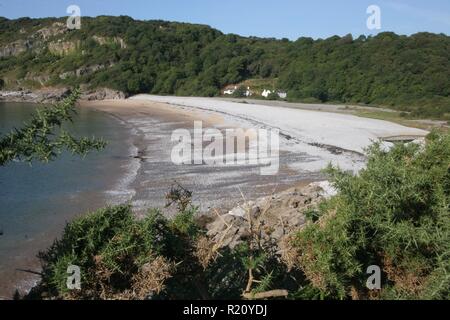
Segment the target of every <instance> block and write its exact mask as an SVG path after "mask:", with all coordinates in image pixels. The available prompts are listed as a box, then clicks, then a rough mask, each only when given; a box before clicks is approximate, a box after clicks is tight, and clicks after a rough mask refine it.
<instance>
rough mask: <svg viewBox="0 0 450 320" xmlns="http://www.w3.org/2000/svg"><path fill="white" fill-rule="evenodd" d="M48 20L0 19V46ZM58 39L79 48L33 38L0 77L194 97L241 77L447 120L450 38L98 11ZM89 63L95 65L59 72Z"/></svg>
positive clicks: (316, 98)
mask: <svg viewBox="0 0 450 320" xmlns="http://www.w3.org/2000/svg"><path fill="white" fill-rule="evenodd" d="M57 21H58V22H63V23H64V20H63V19H53V18H52V19H51V18H48V19H29V18H21V19H17V20H8V19H4V20H1V21H0V30H2V34H1V35H0V43H1V44H2V45H7V44H10V43H12V42H14V41H17V40H25V39H27V38H33V36H35V35H36V32H37V31H38V30H40V29H42V28H48V27H51V25H52V24H53V23H54V22H57ZM21 30H22V32H20V31H21ZM23 31H25V32H23ZM94 36H97V37H98V36H100V37H102V38H104V39H105V41H104V43H102V44H100V43H98V42H97V41H94ZM118 39H121V40H122V41H123V44H125V46H122V45H120V42H119V40H118ZM58 40H62V41H67V42H76V43H79V46H78V48H77V50H75V51H74V52H72V53H70V54H66V55H60V56H58V55H55V54H52V53H51V52H50V51H49V50H47V46H46V45H43V47H42V50H40V51H39V53H37V52H30V51H25V52H23V53H21V54H19V55H17V56H10V57H5V58H2V59H0V74H2V75H3V74H6V73H8V76H9V75H14V76H13V77H16V78H17V79H21V78H24V77H25V76H27V77H30V76H31V77H32V76H36V75H43V74H47V75H49V76H50V79H51V80H50V81H49V83H46V84H47V85H49V84H51V85H67V86H76V85H80V84H88V85H89V86H92V87H110V88H114V89H118V90H121V91H124V92H126V93H129V94H135V93H155V94H175V95H196V96H215V95H218V94H219V93H220V89H221V88H223V87H224V86H225V85H228V84H233V83H241V82H242V81H244V80H248V79H260V80H263V81H266V82H271V81H272V80H273V79H278V81H277V83H278V87H279V88H282V89H283V90H286V91H287V92H288V97H289V99H290V100H296V101H298V100H300V101H311V102H330V101H333V102H341V103H358V104H359V103H360V104H369V105H375V106H377V105H383V106H390V107H394V108H396V109H398V110H400V111H410V112H412V116H422V117H423V116H426V117H441V118H447V119H449V117H450V91H449V90H450V89H449V88H450V77H449V76H448V75H449V70H450V56H449V55H450V50H449V48H450V37H448V36H446V35H444V34H432V33H417V34H414V35H411V36H399V35H396V34H394V33H390V32H385V33H380V34H379V35H377V36H369V37H365V36H361V37H359V38H356V39H353V38H352V37H351V36H350V35H348V36H345V37H338V36H334V37H330V38H328V39H318V40H313V39H311V38H299V39H298V40H297V41H288V40H286V39H284V40H275V39H262V38H254V37H250V38H246V37H240V36H237V35H225V34H223V33H221V32H220V31H218V30H215V29H212V28H210V27H208V26H204V25H193V24H185V23H171V22H165V21H136V20H133V19H131V18H129V17H123V16H121V17H106V16H103V17H97V18H88V17H85V18H84V19H83V28H82V29H80V30H77V31H73V32H68V33H65V34H63V35H57V36H55V37H51V38H50V39H49V40H48V41H58ZM82 52H83V54H82ZM95 65H100V66H102V68H100V69H98V70H95V71H90V72H84V73H82V74H79V75H73V76H69V77H67V78H65V79H61V78H60V75H61V74H62V73H64V72H76V71H77V69H79V68H83V67H89V66H95Z"/></svg>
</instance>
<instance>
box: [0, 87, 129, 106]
mask: <svg viewBox="0 0 450 320" xmlns="http://www.w3.org/2000/svg"><path fill="white" fill-rule="evenodd" d="M69 94H70V90H69V89H68V88H45V89H39V90H33V91H31V90H17V91H0V101H10V102H30V103H55V102H58V101H61V100H62V99H64V98H65V97H67V96H68V95H69ZM125 98H126V95H125V94H124V93H123V92H121V91H117V90H112V89H109V88H100V89H95V90H88V89H83V88H82V93H81V97H80V99H81V100H106V99H108V100H109V99H114V100H116V99H125Z"/></svg>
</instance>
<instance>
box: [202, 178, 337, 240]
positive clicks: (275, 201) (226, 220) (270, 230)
mask: <svg viewBox="0 0 450 320" xmlns="http://www.w3.org/2000/svg"><path fill="white" fill-rule="evenodd" d="M334 194H335V190H334V189H333V188H332V187H331V185H330V183H329V182H328V181H322V182H315V183H311V184H309V185H307V186H305V187H296V188H291V189H288V190H286V191H284V192H281V193H278V194H274V195H271V196H267V197H263V198H258V199H257V200H256V201H248V202H245V203H244V204H242V205H240V206H238V207H235V208H234V209H232V210H230V211H229V212H228V213H226V214H224V215H218V214H217V216H216V217H215V218H214V220H213V221H212V222H211V223H209V224H207V225H206V228H207V230H208V233H207V235H208V237H209V238H210V239H211V240H212V241H213V242H214V243H216V244H218V245H219V246H220V247H227V246H228V247H230V248H234V247H236V246H237V245H238V244H240V243H241V242H243V241H245V240H246V239H248V238H249V236H250V234H249V232H250V231H249V219H251V220H252V226H253V230H255V231H256V230H257V231H256V232H258V234H260V236H261V238H262V240H263V242H266V243H272V244H275V245H276V246H278V244H280V243H282V241H283V240H284V238H285V237H286V236H287V235H288V234H290V233H291V232H292V231H294V230H298V229H299V228H301V227H302V226H303V225H304V224H305V223H306V217H305V214H304V212H305V211H306V210H307V209H309V208H311V207H313V206H315V205H317V204H318V203H319V202H320V201H322V200H323V199H326V198H328V197H329V196H332V195H334Z"/></svg>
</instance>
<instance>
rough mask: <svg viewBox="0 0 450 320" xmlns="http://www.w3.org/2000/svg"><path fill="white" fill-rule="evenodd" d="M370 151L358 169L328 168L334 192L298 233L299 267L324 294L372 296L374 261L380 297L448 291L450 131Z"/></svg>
mask: <svg viewBox="0 0 450 320" xmlns="http://www.w3.org/2000/svg"><path fill="white" fill-rule="evenodd" d="M368 152H369V158H368V164H367V168H366V169H364V170H362V171H361V172H360V174H359V175H358V176H353V175H351V174H349V173H345V172H342V171H340V170H339V169H337V168H332V167H330V168H329V169H328V173H329V174H330V175H331V177H332V179H333V182H334V185H335V187H336V188H337V189H338V191H339V195H338V196H337V197H335V198H334V199H332V200H331V201H330V202H328V203H327V205H324V206H322V207H321V213H320V215H319V216H320V218H319V220H318V221H317V222H316V223H311V224H309V225H308V226H307V227H306V228H304V229H302V231H300V232H299V233H298V235H297V237H296V239H295V246H296V248H297V250H298V251H299V254H300V255H299V259H298V266H299V267H300V268H301V269H302V270H303V271H304V272H305V275H306V276H307V278H308V280H309V281H310V282H311V283H312V284H313V286H314V287H315V288H316V289H318V290H320V292H321V293H322V295H324V296H326V297H332V298H342V299H344V298H348V297H350V296H352V297H353V296H354V295H355V294H357V296H359V297H360V298H364V297H366V298H367V297H369V296H370V292H368V291H367V289H366V288H365V281H366V280H367V277H368V275H367V274H366V269H367V267H368V266H370V265H379V266H380V267H381V268H382V270H383V276H382V281H383V283H382V289H381V291H380V292H378V293H377V294H376V295H375V296H377V297H379V298H389V299H392V298H395V299H399V298H400V299H448V298H450V277H449V276H448V275H449V272H450V263H449V261H450V259H449V255H450V208H449V205H450V135H443V134H440V133H437V132H435V133H432V134H431V135H430V136H429V141H428V143H427V144H426V146H425V147H421V146H418V145H415V144H410V145H402V144H399V145H396V146H395V147H394V148H393V149H392V150H390V151H389V152H386V151H384V150H383V149H382V148H381V146H380V144H375V145H374V146H372V147H371V148H370V149H369V150H368ZM312 216H313V217H317V214H313V215H312Z"/></svg>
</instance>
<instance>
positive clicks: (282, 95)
mask: <svg viewBox="0 0 450 320" xmlns="http://www.w3.org/2000/svg"><path fill="white" fill-rule="evenodd" d="M278 96H279V97H280V98H281V99H286V98H287V93H286V92H284V91H278Z"/></svg>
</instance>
